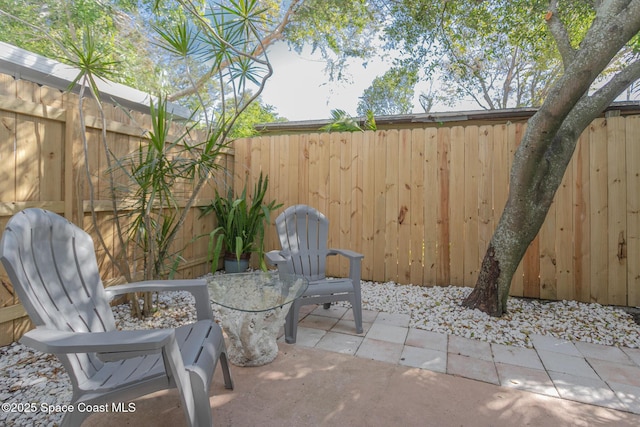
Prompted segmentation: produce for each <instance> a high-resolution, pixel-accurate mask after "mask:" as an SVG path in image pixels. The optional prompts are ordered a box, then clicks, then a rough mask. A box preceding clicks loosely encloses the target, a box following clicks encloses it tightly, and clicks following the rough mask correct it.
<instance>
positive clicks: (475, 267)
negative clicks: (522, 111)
mask: <svg viewBox="0 0 640 427" xmlns="http://www.w3.org/2000/svg"><path fill="white" fill-rule="evenodd" d="M465 140H466V147H465V159H464V174H465V177H464V181H465V182H464V193H463V196H464V224H463V227H464V276H465V279H464V282H465V284H466V285H469V286H473V285H475V283H476V281H477V280H478V272H479V266H480V260H481V259H480V257H481V256H484V254H480V251H479V245H478V182H479V173H480V163H479V161H478V127H477V126H467V127H466V128H465Z"/></svg>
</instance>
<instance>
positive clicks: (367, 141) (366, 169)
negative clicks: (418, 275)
mask: <svg viewBox="0 0 640 427" xmlns="http://www.w3.org/2000/svg"><path fill="white" fill-rule="evenodd" d="M363 138H364V140H363V142H362V211H361V214H360V217H361V222H362V254H363V255H364V260H363V262H362V277H363V278H365V279H367V280H372V279H373V277H374V273H373V266H374V265H375V263H374V241H375V231H376V229H375V221H374V218H375V214H374V212H375V208H376V186H375V182H376V176H377V175H380V171H377V170H376V168H375V139H376V133H374V132H373V131H367V132H365V133H364V135H363Z"/></svg>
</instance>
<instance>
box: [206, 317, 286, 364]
mask: <svg viewBox="0 0 640 427" xmlns="http://www.w3.org/2000/svg"><path fill="white" fill-rule="evenodd" d="M290 307H291V304H287V305H285V306H283V307H279V308H274V309H272V310H268V311H261V312H247V311H239V310H233V309H229V308H226V307H217V310H216V311H217V312H218V313H219V314H220V325H221V326H222V329H223V330H224V332H225V334H226V335H227V338H228V341H227V353H228V356H229V360H230V361H231V363H233V364H234V365H236V366H262V365H265V364H267V363H270V362H271V361H273V359H275V358H276V356H277V355H278V344H277V342H276V340H277V338H278V332H279V331H280V328H281V327H282V326H283V325H284V321H285V318H286V317H287V313H288V312H289V308H290Z"/></svg>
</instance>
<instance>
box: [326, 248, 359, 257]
mask: <svg viewBox="0 0 640 427" xmlns="http://www.w3.org/2000/svg"><path fill="white" fill-rule="evenodd" d="M330 255H342V256H344V257H347V258H349V259H362V258H364V255H363V254H361V253H358V252H354V251H351V250H349V249H329V251H328V252H327V256H330Z"/></svg>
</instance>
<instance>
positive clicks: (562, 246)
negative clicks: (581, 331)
mask: <svg viewBox="0 0 640 427" xmlns="http://www.w3.org/2000/svg"><path fill="white" fill-rule="evenodd" d="M573 179H574V176H573V164H571V163H570V164H569V166H568V167H567V170H566V172H565V174H564V178H563V180H562V182H561V183H560V188H558V191H557V192H556V197H555V202H554V203H555V204H556V231H555V253H556V275H557V277H556V296H555V298H557V299H560V300H563V299H573V295H574V287H573V286H572V284H573V280H574V279H573V260H574V245H573V244H572V242H573V235H574V231H573V219H574V215H573V209H574V206H573V203H572V202H573V188H574V182H573Z"/></svg>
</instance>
